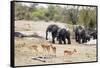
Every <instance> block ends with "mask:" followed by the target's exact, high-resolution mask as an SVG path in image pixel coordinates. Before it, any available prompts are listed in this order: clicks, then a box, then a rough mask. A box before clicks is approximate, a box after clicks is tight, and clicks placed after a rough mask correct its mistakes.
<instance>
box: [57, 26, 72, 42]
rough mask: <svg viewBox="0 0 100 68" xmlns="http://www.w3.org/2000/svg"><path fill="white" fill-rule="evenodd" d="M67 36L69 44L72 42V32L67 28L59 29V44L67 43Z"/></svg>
mask: <svg viewBox="0 0 100 68" xmlns="http://www.w3.org/2000/svg"><path fill="white" fill-rule="evenodd" d="M66 38H67V40H68V44H71V40H70V32H69V31H68V30H66V29H65V28H63V29H59V31H58V36H57V40H58V41H59V44H62V42H64V44H66Z"/></svg>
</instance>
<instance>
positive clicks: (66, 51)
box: [64, 49, 77, 56]
mask: <svg viewBox="0 0 100 68" xmlns="http://www.w3.org/2000/svg"><path fill="white" fill-rule="evenodd" d="M75 52H77V51H76V49H74V50H73V51H69V50H64V56H67V55H72V54H74V53H75Z"/></svg>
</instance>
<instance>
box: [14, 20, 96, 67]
mask: <svg viewBox="0 0 100 68" xmlns="http://www.w3.org/2000/svg"><path fill="white" fill-rule="evenodd" d="M50 24H54V23H53V22H48V23H46V22H43V21H41V22H32V21H15V31H17V32H22V33H25V34H27V35H28V34H37V35H39V36H41V37H24V38H18V37H15V65H16V66H20V65H21V66H23V65H40V64H56V63H73V62H88V61H96V58H97V57H96V45H84V44H78V43H76V42H75V39H71V41H72V43H71V44H62V45H60V44H58V42H57V41H56V44H52V45H53V46H55V47H56V53H54V52H53V50H52V49H51V48H50V51H49V52H48V51H47V50H46V51H44V49H43V48H42V47H41V44H47V45H49V44H50V41H47V40H45V30H46V28H47V26H48V25H50ZM56 24H57V25H59V26H61V27H66V26H67V27H69V26H68V25H66V26H65V24H62V23H58V22H57V23H56ZM71 27H72V26H71ZM69 28H70V27H69ZM66 41H67V40H66ZM34 45H35V46H37V50H36V49H34V47H32V46H34ZM65 50H67V52H66V54H65V55H64V51H65ZM74 50H75V52H74ZM43 56H45V57H47V58H42V60H43V61H45V62H43V61H40V60H37V59H33V58H37V57H43Z"/></svg>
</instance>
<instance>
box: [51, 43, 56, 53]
mask: <svg viewBox="0 0 100 68" xmlns="http://www.w3.org/2000/svg"><path fill="white" fill-rule="evenodd" d="M51 49H52V51H53V53H54V54H55V55H56V47H55V46H52V44H51Z"/></svg>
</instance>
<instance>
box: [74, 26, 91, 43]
mask: <svg viewBox="0 0 100 68" xmlns="http://www.w3.org/2000/svg"><path fill="white" fill-rule="evenodd" d="M74 32H75V40H76V42H78V43H86V42H87V41H90V38H91V35H90V32H91V31H90V30H88V29H85V28H82V27H81V26H77V27H76V29H75V30H74Z"/></svg>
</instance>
